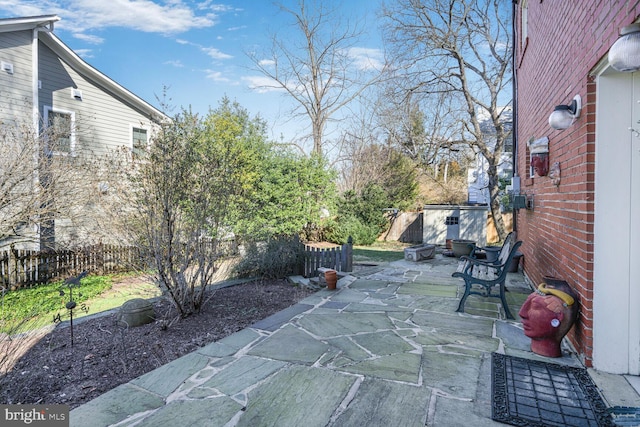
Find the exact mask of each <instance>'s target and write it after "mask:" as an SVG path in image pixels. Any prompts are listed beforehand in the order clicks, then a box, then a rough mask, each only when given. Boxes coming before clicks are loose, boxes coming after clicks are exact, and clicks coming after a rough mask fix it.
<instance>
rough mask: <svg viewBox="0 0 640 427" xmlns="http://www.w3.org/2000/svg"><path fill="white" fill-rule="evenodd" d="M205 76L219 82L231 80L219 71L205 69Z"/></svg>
mask: <svg viewBox="0 0 640 427" xmlns="http://www.w3.org/2000/svg"><path fill="white" fill-rule="evenodd" d="M207 78H208V79H211V80H213V81H214V82H219V83H230V82H231V80H230V79H228V78H227V77H224V75H223V74H222V73H221V72H220V71H213V70H207Z"/></svg>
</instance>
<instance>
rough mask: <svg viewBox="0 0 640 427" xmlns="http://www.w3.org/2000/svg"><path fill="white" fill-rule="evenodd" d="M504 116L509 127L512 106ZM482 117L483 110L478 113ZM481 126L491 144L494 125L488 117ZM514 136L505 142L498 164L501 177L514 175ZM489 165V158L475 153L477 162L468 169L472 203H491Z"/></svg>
mask: <svg viewBox="0 0 640 427" xmlns="http://www.w3.org/2000/svg"><path fill="white" fill-rule="evenodd" d="M502 115H503V117H504V124H505V127H506V128H507V129H508V128H510V127H511V126H512V121H513V120H512V111H511V108H510V107H506V108H505V111H504V112H503V113H502ZM478 116H479V117H482V112H479V113H478ZM480 125H481V128H482V130H483V131H484V133H485V135H487V141H489V145H491V134H492V133H493V132H495V129H494V128H493V126H491V125H489V120H488V118H487V119H485V120H484V121H483V122H481V124H480ZM512 147H513V138H510V139H509V141H507V142H506V143H505V148H504V152H503V153H502V156H501V157H500V163H499V164H498V175H499V176H500V177H501V178H504V179H509V178H511V177H512V176H513V154H512ZM488 167H489V165H488V163H487V160H486V159H485V158H484V157H483V156H482V155H481V154H480V153H477V152H476V153H475V163H474V165H473V166H472V167H470V168H469V169H468V170H467V191H468V198H467V202H468V203H470V204H481V205H482V204H489V202H490V198H489V175H488V174H487V169H488Z"/></svg>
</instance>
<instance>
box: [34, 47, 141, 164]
mask: <svg viewBox="0 0 640 427" xmlns="http://www.w3.org/2000/svg"><path fill="white" fill-rule="evenodd" d="M39 72H40V80H41V81H42V89H41V91H40V109H39V111H40V114H43V112H44V107H45V106H51V107H53V109H61V110H66V111H74V112H75V113H76V128H77V134H76V135H77V140H76V147H77V148H78V149H79V150H90V151H92V152H93V153H95V154H104V153H105V152H107V151H109V150H110V149H115V148H119V147H123V146H126V147H131V128H132V126H136V127H149V126H150V122H149V119H148V118H146V117H145V116H144V115H142V114H140V113H139V112H137V111H136V110H134V109H132V108H131V107H129V106H128V105H126V104H124V103H123V102H122V101H120V100H118V99H116V98H114V97H113V96H112V95H110V94H108V93H106V92H104V91H103V90H102V89H100V88H99V87H97V86H96V85H95V84H93V82H91V81H89V80H87V79H86V78H84V77H83V76H81V75H80V74H78V73H77V72H75V71H74V70H72V69H71V68H70V67H69V66H68V65H67V64H65V63H64V62H62V61H61V60H60V59H59V58H58V57H57V55H55V54H54V53H53V52H52V51H51V50H50V49H49V48H47V47H46V46H44V45H43V44H42V43H41V44H40V71H39ZM73 88H76V89H80V90H81V91H82V100H78V99H75V98H73V97H72V96H71V90H72V89H73Z"/></svg>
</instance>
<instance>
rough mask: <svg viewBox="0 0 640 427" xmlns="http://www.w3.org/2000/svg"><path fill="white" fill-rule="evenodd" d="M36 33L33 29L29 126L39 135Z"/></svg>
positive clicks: (38, 30)
mask: <svg viewBox="0 0 640 427" xmlns="http://www.w3.org/2000/svg"><path fill="white" fill-rule="evenodd" d="M38 32H40V28H39V27H35V28H34V29H33V35H32V36H31V109H32V111H31V125H32V126H33V130H34V132H35V133H36V134H38V133H40V113H39V103H40V97H39V96H38V95H39V93H38V92H39V88H38V80H39V79H38V77H39V76H38Z"/></svg>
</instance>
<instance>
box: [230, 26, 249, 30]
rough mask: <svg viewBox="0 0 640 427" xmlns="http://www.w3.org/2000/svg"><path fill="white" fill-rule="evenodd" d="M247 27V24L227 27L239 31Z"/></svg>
mask: <svg viewBox="0 0 640 427" xmlns="http://www.w3.org/2000/svg"><path fill="white" fill-rule="evenodd" d="M245 28H247V26H246V25H240V26H238V27H229V28H227V31H239V30H244V29H245Z"/></svg>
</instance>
